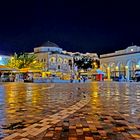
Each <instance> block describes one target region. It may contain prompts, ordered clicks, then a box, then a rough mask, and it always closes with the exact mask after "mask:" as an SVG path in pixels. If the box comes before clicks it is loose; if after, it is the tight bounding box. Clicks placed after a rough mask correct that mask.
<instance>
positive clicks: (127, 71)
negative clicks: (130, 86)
mask: <svg viewBox="0 0 140 140" xmlns="http://www.w3.org/2000/svg"><path fill="white" fill-rule="evenodd" d="M125 71H126V80H127V81H129V68H128V66H125Z"/></svg>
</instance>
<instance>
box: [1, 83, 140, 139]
mask: <svg viewBox="0 0 140 140" xmlns="http://www.w3.org/2000/svg"><path fill="white" fill-rule="evenodd" d="M10 87H11V89H10ZM25 87H26V88H27V90H25V89H26V88H25ZM28 88H29V89H28ZM3 90H4V92H2V91H3ZM20 90H21V91H20ZM28 90H29V91H31V92H32V93H31V94H30V96H32V98H31V97H30V96H29V97H30V98H27V97H28V96H27V93H28V92H29V91H28ZM12 91H13V93H12ZM15 92H17V94H18V93H20V94H21V95H22V96H21V95H20V94H18V96H17V97H18V98H15V96H14V93H15ZM34 92H35V93H36V96H37V97H36V99H34V98H33V95H34ZM44 94H45V96H44ZM10 96H12V97H11V99H10V103H9V102H7V100H9V97H10ZM13 96H14V97H13ZM24 96H25V97H26V98H23V97H24ZM41 96H42V97H41ZM2 97H4V98H2ZM45 98H46V99H45ZM15 99H16V100H15ZM17 100H18V101H17ZM20 102H22V104H21V105H20V108H21V112H20V111H19V112H18V111H17V112H18V113H15V112H16V111H14V110H15V109H16V110H18V109H19V103H20ZM1 103H3V104H1V112H2V114H3V116H2V115H1V126H4V125H5V126H7V125H8V124H11V123H15V122H16V121H17V120H18V119H19V120H18V121H21V120H22V119H24V120H26V121H24V123H23V124H24V125H23V127H24V128H15V129H13V130H9V129H3V128H1V133H2V134H5V135H8V134H9V133H13V134H12V135H10V136H8V137H5V138H4V139H5V140H6V139H7V140H10V139H12V140H16V139H17V140H18V139H19V140H20V139H21V140H35V139H36V140H131V139H133V140H134V139H135V140H140V83H113V82H112V83H110V82H94V83H85V84H55V85H52V84H48V85H44V84H40V85H35V84H32V85H28V84H24V85H22V84H19V85H16V84H13V85H11V84H9V85H8V84H4V85H2V86H1ZM14 103H15V104H14ZM31 103H32V104H31ZM34 103H36V104H35V106H33V105H34ZM13 104H14V105H13ZM30 104H31V105H30ZM46 104H47V105H46ZM40 108H42V109H40ZM12 109H13V110H12ZM46 109H47V110H48V111H46ZM8 111H10V112H8ZM23 112H26V113H25V114H26V115H24V116H23ZM8 113H9V114H8ZM11 115H12V116H11ZM22 117H23V118H22ZM16 118H17V119H16ZM21 118H22V119H21ZM10 121H11V122H10ZM18 121H17V122H18ZM30 121H31V122H30ZM6 123H7V124H6ZM14 132H16V133H14Z"/></svg>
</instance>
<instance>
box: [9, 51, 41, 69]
mask: <svg viewBox="0 0 140 140" xmlns="http://www.w3.org/2000/svg"><path fill="white" fill-rule="evenodd" d="M7 66H9V67H11V68H18V69H21V68H31V69H43V68H44V64H43V63H42V62H37V61H36V56H35V55H34V54H29V53H20V54H16V53H15V54H14V56H13V57H12V58H11V59H10V60H9V61H8V63H7Z"/></svg>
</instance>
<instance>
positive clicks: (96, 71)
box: [92, 69, 105, 75]
mask: <svg viewBox="0 0 140 140" xmlns="http://www.w3.org/2000/svg"><path fill="white" fill-rule="evenodd" d="M92 73H93V74H103V75H105V73H104V72H103V71H102V70H100V69H96V70H92Z"/></svg>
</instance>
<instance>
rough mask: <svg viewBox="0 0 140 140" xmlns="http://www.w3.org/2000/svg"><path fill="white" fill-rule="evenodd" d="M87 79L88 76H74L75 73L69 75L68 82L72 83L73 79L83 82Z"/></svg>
mask: <svg viewBox="0 0 140 140" xmlns="http://www.w3.org/2000/svg"><path fill="white" fill-rule="evenodd" d="M87 79H88V78H87V77H86V76H77V77H76V76H75V75H71V78H70V83H73V81H74V80H77V81H78V82H79V83H80V82H83V83H85V82H86V80H87Z"/></svg>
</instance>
